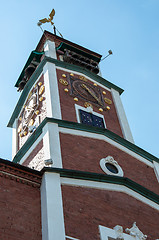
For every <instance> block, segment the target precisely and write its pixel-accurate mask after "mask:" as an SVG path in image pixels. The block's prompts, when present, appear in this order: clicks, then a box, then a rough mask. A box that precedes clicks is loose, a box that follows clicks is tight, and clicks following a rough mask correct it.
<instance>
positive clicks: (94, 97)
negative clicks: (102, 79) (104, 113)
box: [70, 77, 104, 107]
mask: <svg viewBox="0 0 159 240" xmlns="http://www.w3.org/2000/svg"><path fill="white" fill-rule="evenodd" d="M70 82H71V89H72V95H74V96H77V97H79V98H82V99H84V100H86V101H89V102H92V103H93V104H96V105H98V106H102V107H104V102H103V99H102V95H101V91H100V89H99V88H98V87H96V86H94V85H93V84H90V83H88V82H85V81H82V80H80V79H75V78H72V77H71V78H70Z"/></svg>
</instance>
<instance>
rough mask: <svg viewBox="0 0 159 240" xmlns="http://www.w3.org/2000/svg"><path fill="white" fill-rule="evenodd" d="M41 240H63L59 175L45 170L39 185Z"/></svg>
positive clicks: (63, 230)
mask: <svg viewBox="0 0 159 240" xmlns="http://www.w3.org/2000/svg"><path fill="white" fill-rule="evenodd" d="M41 214H42V240H52V239H54V240H65V227H64V216H63V205H62V194H61V184H60V176H59V174H57V173H50V172H49V173H48V172H45V173H44V175H43V179H42V185H41Z"/></svg>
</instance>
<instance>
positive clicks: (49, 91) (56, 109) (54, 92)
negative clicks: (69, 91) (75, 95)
mask: <svg viewBox="0 0 159 240" xmlns="http://www.w3.org/2000/svg"><path fill="white" fill-rule="evenodd" d="M43 72H44V85H45V93H46V111H47V117H52V118H57V119H61V108H60V97H59V90H58V82H57V75H56V67H55V64H53V63H50V62H47V63H46V64H45V66H44V68H43Z"/></svg>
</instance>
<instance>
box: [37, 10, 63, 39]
mask: <svg viewBox="0 0 159 240" xmlns="http://www.w3.org/2000/svg"><path fill="white" fill-rule="evenodd" d="M54 16H55V10H54V9H52V11H51V13H50V14H49V18H43V19H41V20H39V22H38V23H37V25H38V26H39V27H40V28H41V30H42V32H44V31H43V29H42V27H41V25H42V24H43V23H47V22H48V23H51V25H52V26H53V30H54V34H55V35H56V31H57V32H58V33H59V34H60V36H61V37H62V38H63V36H62V34H61V33H60V32H59V30H58V29H57V28H56V27H55V25H54V22H53V21H52V20H53V17H54Z"/></svg>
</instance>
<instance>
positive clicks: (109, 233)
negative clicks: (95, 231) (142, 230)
mask: <svg viewBox="0 0 159 240" xmlns="http://www.w3.org/2000/svg"><path fill="white" fill-rule="evenodd" d="M99 233H100V239H101V240H109V238H113V239H117V235H116V231H115V230H114V229H111V228H108V227H104V226H101V225H99ZM123 238H124V240H136V238H135V237H132V236H131V235H129V234H126V233H123Z"/></svg>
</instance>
